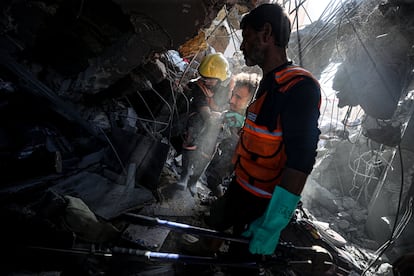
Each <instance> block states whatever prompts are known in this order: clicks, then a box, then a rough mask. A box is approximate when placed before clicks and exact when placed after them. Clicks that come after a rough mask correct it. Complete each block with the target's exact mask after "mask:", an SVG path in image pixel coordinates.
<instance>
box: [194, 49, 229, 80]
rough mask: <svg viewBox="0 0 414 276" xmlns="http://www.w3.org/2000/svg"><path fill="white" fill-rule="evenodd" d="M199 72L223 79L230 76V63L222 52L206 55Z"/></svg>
mask: <svg viewBox="0 0 414 276" xmlns="http://www.w3.org/2000/svg"><path fill="white" fill-rule="evenodd" d="M198 72H199V73H200V75H201V76H202V77H205V78H216V79H219V80H221V81H224V80H226V79H227V78H229V77H230V71H229V63H228V61H227V59H226V58H225V57H224V55H223V54H222V53H216V54H210V55H208V56H205V57H204V58H203V60H202V61H201V63H200V66H199V67H198Z"/></svg>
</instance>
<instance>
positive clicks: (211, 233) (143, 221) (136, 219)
mask: <svg viewBox="0 0 414 276" xmlns="http://www.w3.org/2000/svg"><path fill="white" fill-rule="evenodd" d="M120 218H121V219H123V220H126V221H127V222H130V223H133V224H140V225H145V226H162V227H166V228H169V229H173V230H176V231H179V232H184V233H187V234H194V235H202V236H205V237H210V238H217V239H222V240H227V241H234V242H240V243H249V239H247V238H244V237H237V236H234V235H232V234H228V233H223V232H219V231H216V230H212V229H207V228H202V227H196V226H191V225H188V224H184V223H179V222H173V221H168V220H162V219H159V218H153V217H147V216H143V215H137V214H132V213H125V214H122V215H121V217H120Z"/></svg>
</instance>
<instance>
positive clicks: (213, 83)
mask: <svg viewBox="0 0 414 276" xmlns="http://www.w3.org/2000/svg"><path fill="white" fill-rule="evenodd" d="M201 81H202V82H203V83H204V85H205V86H206V87H207V88H209V89H212V88H214V87H215V86H216V85H217V84H218V79H214V78H205V77H201Z"/></svg>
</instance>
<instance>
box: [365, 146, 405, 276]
mask: <svg viewBox="0 0 414 276" xmlns="http://www.w3.org/2000/svg"><path fill="white" fill-rule="evenodd" d="M397 148H398V153H399V157H400V158H399V159H400V167H401V185H400V192H399V195H398V204H397V211H396V215H395V220H394V224H393V227H392V230H391V235H390V238H389V239H388V240H387V241H386V242H385V243H384V244H383V245H382V246H380V247H379V248H378V250H377V251H376V252H375V255H376V258H375V259H374V260H373V261H371V262H370V263H369V265H368V266H367V268H366V269H365V270H364V271H363V273H362V276H364V275H365V274H366V273H367V272H368V271H369V270H370V269H371V268H372V267H373V266H374V265H375V263H377V262H378V260H379V259H380V257H381V256H382V255H383V254H384V253H385V251H387V249H388V248H389V247H390V246H391V245H392V244H394V242H395V241H396V240H397V239H398V238H399V237H400V235H401V234H402V232H403V231H404V229H405V228H406V226H407V225H408V223H409V221H410V219H411V217H412V214H413V197H410V198H409V200H408V204H407V209H406V210H405V213H404V214H403V216H402V217H401V220H400V221H399V222H398V217H399V215H400V209H401V201H402V194H403V190H404V162H403V158H402V153H401V147H400V145H398V146H397ZM397 222H398V223H397Z"/></svg>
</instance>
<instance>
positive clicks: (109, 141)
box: [98, 127, 127, 175]
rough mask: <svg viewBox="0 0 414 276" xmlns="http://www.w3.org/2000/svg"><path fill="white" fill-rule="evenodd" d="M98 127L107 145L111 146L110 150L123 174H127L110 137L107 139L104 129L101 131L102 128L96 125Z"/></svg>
mask: <svg viewBox="0 0 414 276" xmlns="http://www.w3.org/2000/svg"><path fill="white" fill-rule="evenodd" d="M98 129H99V130H100V131H101V132H102V134H103V135H104V137H105V139H106V141H107V142H108V144H109V146H110V147H111V149H112V151H113V152H114V154H115V156H116V159H117V160H118V162H119V164H120V165H121V168H122V172H123V174H124V175H127V170H126V168H125V165H124V163H122V160H121V157H120V156H119V154H118V151H117V150H116V148H115V146H114V145H113V144H112V142H111V139H109V137H108V135H106V133H105V131H103V129H102V128H100V127H98Z"/></svg>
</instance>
